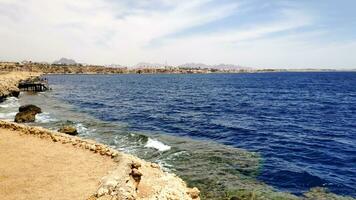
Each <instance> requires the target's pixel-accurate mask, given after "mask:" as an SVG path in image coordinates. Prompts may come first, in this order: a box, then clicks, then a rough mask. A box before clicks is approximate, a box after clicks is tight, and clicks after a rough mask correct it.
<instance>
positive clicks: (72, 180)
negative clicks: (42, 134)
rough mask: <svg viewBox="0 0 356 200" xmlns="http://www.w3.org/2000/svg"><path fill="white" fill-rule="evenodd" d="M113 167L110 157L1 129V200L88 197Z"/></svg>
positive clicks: (52, 199) (77, 198) (53, 199)
mask: <svg viewBox="0 0 356 200" xmlns="http://www.w3.org/2000/svg"><path fill="white" fill-rule="evenodd" d="M114 166H115V163H114V162H113V161H112V159H110V158H108V157H103V156H100V155H99V154H93V153H91V152H89V151H86V150H83V149H78V148H73V147H72V146H71V145H63V144H60V143H53V142H51V141H49V140H44V139H40V138H37V137H34V136H31V135H21V136H20V134H19V132H16V131H9V130H7V129H2V128H0V199H6V200H15V199H16V200H25V199H26V200H30V199H36V200H39V199H46V200H55V199H61V200H62V199H63V200H66V199H71V200H73V199H76V200H80V199H86V198H88V196H90V195H91V194H93V193H95V191H96V189H97V188H98V183H99V180H100V179H101V177H103V176H105V175H106V174H107V172H108V171H110V170H112V169H114Z"/></svg>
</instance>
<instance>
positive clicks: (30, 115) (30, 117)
mask: <svg viewBox="0 0 356 200" xmlns="http://www.w3.org/2000/svg"><path fill="white" fill-rule="evenodd" d="M41 112H42V111H41V108H39V107H37V106H35V105H25V106H21V107H20V108H19V113H17V114H16V116H15V122H17V123H27V122H34V121H35V119H36V115H37V114H38V113H41Z"/></svg>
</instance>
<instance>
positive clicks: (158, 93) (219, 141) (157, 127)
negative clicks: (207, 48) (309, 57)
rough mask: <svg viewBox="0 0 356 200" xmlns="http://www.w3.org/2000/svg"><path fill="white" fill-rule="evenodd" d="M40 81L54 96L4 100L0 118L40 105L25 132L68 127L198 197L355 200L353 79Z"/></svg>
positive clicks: (315, 75) (268, 76)
mask: <svg viewBox="0 0 356 200" xmlns="http://www.w3.org/2000/svg"><path fill="white" fill-rule="evenodd" d="M45 77H46V78H47V79H48V81H49V84H50V87H51V88H52V90H50V91H47V92H43V93H36V94H33V93H22V94H21V95H20V98H19V99H16V98H13V97H11V98H8V99H7V100H6V101H5V102H3V103H1V104H0V119H5V120H9V121H12V120H13V119H14V116H15V114H16V112H17V109H18V107H19V106H20V105H24V104H28V103H31V104H35V105H38V106H40V107H41V108H42V110H43V113H41V114H39V115H37V116H36V122H35V123H33V125H39V126H44V127H47V128H49V129H52V130H58V129H59V127H61V126H62V125H64V124H70V125H73V126H75V127H76V128H77V129H78V131H79V135H80V136H81V137H84V138H90V139H94V140H97V141H99V142H102V143H105V144H107V145H110V146H112V147H113V148H116V149H118V150H121V151H124V152H126V153H130V154H133V155H136V156H138V157H140V158H143V159H146V160H149V161H152V162H156V163H158V164H160V165H161V166H162V168H163V169H164V170H166V171H170V172H173V173H176V174H178V175H179V176H180V177H182V178H183V179H184V180H185V181H187V182H188V184H189V185H191V186H196V185H198V186H199V187H200V188H202V190H203V192H205V193H206V194H207V195H206V196H209V195H210V196H214V195H217V194H218V195H223V194H219V193H222V191H224V190H229V189H233V188H234V187H245V186H246V185H247V184H249V183H255V182H261V183H264V184H266V185H269V186H271V187H273V188H275V189H276V190H278V191H283V192H290V193H293V194H296V195H301V194H302V193H304V192H306V191H308V190H309V189H310V188H313V187H325V188H327V189H328V190H329V191H331V192H333V193H336V194H341V195H349V196H353V197H356V73H355V72H281V73H240V74H122V75H46V76H45ZM209 193H211V194H209Z"/></svg>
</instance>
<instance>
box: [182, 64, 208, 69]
mask: <svg viewBox="0 0 356 200" xmlns="http://www.w3.org/2000/svg"><path fill="white" fill-rule="evenodd" d="M178 67H179V68H202V69H203V68H210V67H211V66H210V65H206V64H204V63H185V64H183V65H179V66H178Z"/></svg>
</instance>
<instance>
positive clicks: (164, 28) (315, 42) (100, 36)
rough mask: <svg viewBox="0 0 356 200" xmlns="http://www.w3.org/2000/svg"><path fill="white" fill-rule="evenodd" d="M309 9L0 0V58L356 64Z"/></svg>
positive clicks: (228, 2) (213, 1)
mask: <svg viewBox="0 0 356 200" xmlns="http://www.w3.org/2000/svg"><path fill="white" fill-rule="evenodd" d="M261 10H262V11H263V12H265V13H261ZM313 11H314V10H313V6H310V5H308V3H304V4H303V3H299V4H298V3H295V2H294V3H293V2H292V1H274V2H273V3H268V4H267V3H266V2H264V1H259V0H256V1H244V0H240V1H235V0H234V1H232V0H220V1H218V0H189V1H185V0H183V1H182V0H142V1H130V0H120V1H116V0H91V1H85V0H77V1H72V0H53V1H45V0H0V23H1V25H2V26H1V27H0V42H1V44H2V45H0V55H1V56H0V59H10V60H22V59H34V60H38V61H41V60H43V61H52V60H55V59H57V58H58V57H62V56H65V57H70V58H75V59H77V60H79V61H81V62H90V63H100V64H106V63H120V64H127V65H132V64H135V63H137V62H140V61H149V62H162V61H164V60H166V59H167V60H168V61H169V62H170V63H172V64H181V63H184V62H207V63H213V62H214V63H223V62H228V63H235V64H245V65H250V66H276V67H278V66H287V65H288V66H306V65H307V64H308V65H318V66H329V63H330V62H326V61H325V62H324V61H323V59H319V58H320V57H322V56H325V58H326V60H327V59H328V57H329V56H328V55H326V54H329V53H333V56H334V57H335V59H334V60H338V59H337V58H340V59H341V58H342V59H343V60H340V61H339V62H335V61H333V64H338V65H342V66H352V65H355V64H356V60H355V59H353V58H351V57H350V58H348V57H347V58H346V59H345V56H347V55H348V54H347V52H342V51H346V49H347V50H348V51H350V49H352V48H354V46H353V45H350V44H351V43H350V42H349V43H345V38H344V40H342V41H341V40H340V41H334V42H333V44H332V45H331V44H330V43H328V36H330V32H331V31H332V30H329V29H327V28H325V24H323V26H320V13H318V14H315V12H313ZM247 19H249V20H247ZM227 22H229V23H227ZM243 22H245V23H243ZM247 22H248V23H247ZM225 23H226V25H225ZM216 24H219V28H217V27H216ZM203 26H205V27H208V28H207V29H206V31H200V27H203ZM191 29H195V31H193V32H192V31H190V30H191ZM320 38H324V40H323V41H321V39H320ZM350 40H351V41H354V40H352V39H350ZM282 43H283V44H282ZM352 44H353V42H352ZM325 48H328V49H327V50H325ZM333 49H338V50H340V52H334V51H333ZM355 50H356V49H355ZM297 51H303V52H305V54H307V55H303V54H298V53H296V52H297ZM343 53H345V54H343ZM266 55H268V56H269V57H267V56H266ZM280 55H283V57H282V56H280ZM298 56H306V57H303V59H301V58H300V57H298ZM308 58H309V59H308ZM313 58H318V59H313ZM301 60H303V62H301Z"/></svg>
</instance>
